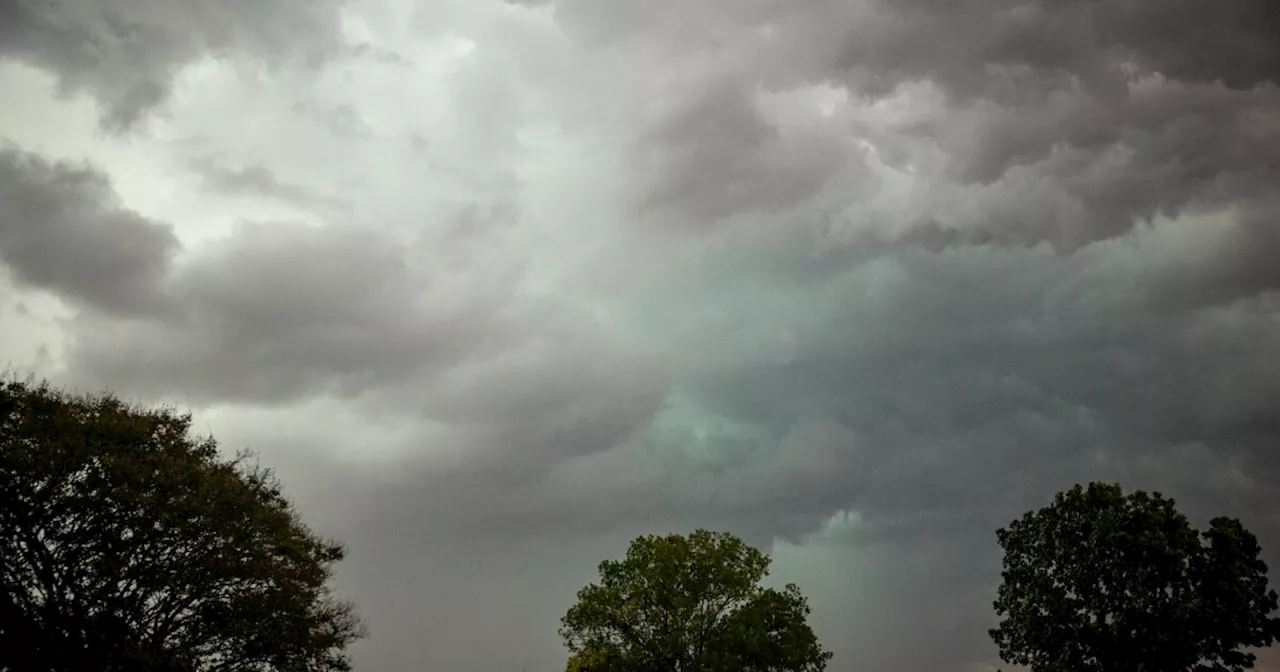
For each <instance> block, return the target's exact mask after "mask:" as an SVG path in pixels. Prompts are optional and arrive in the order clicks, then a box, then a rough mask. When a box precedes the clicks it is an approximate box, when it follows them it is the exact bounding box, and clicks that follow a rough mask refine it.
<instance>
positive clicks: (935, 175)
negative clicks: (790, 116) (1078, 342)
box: [554, 0, 1280, 250]
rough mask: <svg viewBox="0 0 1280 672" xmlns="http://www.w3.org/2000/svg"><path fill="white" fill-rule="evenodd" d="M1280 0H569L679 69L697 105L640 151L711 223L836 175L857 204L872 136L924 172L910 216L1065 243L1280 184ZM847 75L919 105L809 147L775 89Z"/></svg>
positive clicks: (941, 225) (575, 29)
mask: <svg viewBox="0 0 1280 672" xmlns="http://www.w3.org/2000/svg"><path fill="white" fill-rule="evenodd" d="M1273 5H1274V3H1266V2H1238V3H1231V4H1230V5H1229V6H1224V7H1219V6H1217V5H1213V4H1210V3H1203V2H1197V1H1195V0H1187V1H1180V2H1174V3H1164V2H1147V1H1145V0H1142V1H1126V2H1113V3H1112V2H1109V3H1096V2H1063V3H1048V2H1020V1H1017V0H988V1H985V2H979V3H959V4H957V3H946V2H929V1H926V0H920V1H913V2H888V1H885V2H878V1H875V2H865V3H834V2H827V3H817V4H816V5H815V4H813V3H781V4H770V3H726V2H718V1H716V0H705V1H703V2H691V3H630V2H614V3H595V2H590V3H588V2H581V1H580V0H560V1H559V2H556V3H554V6H555V8H556V16H557V18H558V19H559V21H560V22H561V24H562V25H563V26H564V27H565V28H566V30H568V31H569V32H570V34H572V35H575V36H577V37H578V38H579V39H582V40H584V41H590V43H591V44H592V45H593V46H595V47H596V48H599V49H602V50H608V51H610V52H616V53H618V54H623V55H624V56H623V57H624V58H632V59H635V61H634V62H635V66H634V67H636V68H638V69H645V68H657V69H658V71H659V72H664V73H666V76H665V77H666V79H669V80H673V81H677V82H681V84H680V85H678V86H667V87H665V88H656V89H655V90H654V93H653V95H654V96H657V97H658V100H659V101H661V100H662V97H663V96H674V97H678V100H679V103H678V104H677V105H676V108H677V109H679V110H680V111H679V112H678V113H676V114H675V115H674V116H671V115H668V116H662V115H659V116H658V117H656V118H653V119H650V120H649V121H647V122H646V123H648V124H651V127H650V128H647V129H645V130H643V131H641V132H640V133H639V138H640V140H639V141H638V144H639V148H638V149H637V150H636V151H637V156H638V157H640V158H638V159H637V162H636V163H637V165H640V166H646V165H649V163H647V162H652V161H653V160H654V158H653V157H661V162H660V163H658V164H657V165H656V166H655V167H654V168H652V169H651V174H652V175H656V176H658V177H656V178H653V177H650V178H646V177H645V175H646V174H642V175H641V178H642V179H645V180H647V181H646V187H645V188H644V192H643V193H644V194H645V198H646V199H647V204H648V205H649V206H653V205H655V204H665V205H667V206H669V207H674V208H677V209H683V210H686V211H688V212H689V213H691V214H692V215H693V218H694V219H695V220H698V221H699V222H706V221H708V220H718V219H724V218H727V217H731V216H732V215H733V214H741V213H744V212H748V211H751V210H753V209H761V208H763V209H765V210H773V211H776V210H778V209H779V208H782V207H784V206H785V205H787V204H789V203H792V202H794V201H796V200H798V199H801V198H803V197H805V196H811V195H813V193H814V191H815V189H816V187H817V186H818V185H823V184H826V183H832V185H833V189H834V190H840V189H843V190H844V191H845V192H846V194H847V195H846V202H849V203H851V204H856V203H858V202H859V201H863V200H865V196H864V195H865V194H866V193H867V190H868V187H867V176H866V175H865V174H863V173H855V174H841V173H840V170H841V169H842V167H843V166H844V165H845V164H846V163H848V162H850V161H857V160H858V150H857V149H856V148H857V145H856V144H855V143H852V142H850V140H851V139H852V138H859V139H862V140H867V141H870V142H871V143H873V145H875V146H876V147H877V150H879V149H880V148H883V150H884V151H883V153H879V152H878V156H879V158H880V159H881V160H883V161H884V162H885V163H887V164H889V165H891V166H893V167H894V168H897V169H899V170H908V171H910V172H911V174H912V176H913V179H915V180H917V181H919V182H920V183H921V184H920V186H919V187H918V189H917V190H918V191H919V192H920V193H919V197H918V198H916V199H914V200H915V201H916V203H915V204H914V206H913V207H912V208H911V210H912V211H911V212H904V213H899V215H900V217H903V218H904V221H902V222H901V223H900V224H899V225H897V226H895V227H894V228H895V230H901V229H903V228H909V229H912V230H920V229H921V228H925V229H927V228H929V227H934V228H936V229H937V230H939V231H942V232H949V233H948V235H949V236H952V237H955V238H956V239H958V240H965V241H968V242H974V243H986V242H1002V243H1015V244H1034V243H1036V242H1038V241H1041V240H1048V241H1050V242H1053V243H1054V244H1055V245H1056V246H1058V247H1059V248H1060V249H1063V250H1070V249H1075V248H1077V247H1079V246H1081V245H1085V244H1088V243H1089V242H1091V241H1094V240H1101V239H1106V238H1110V237H1113V236H1116V235H1119V234H1122V233H1123V232H1125V231H1128V230H1129V229H1130V228H1131V227H1132V226H1133V225H1134V223H1135V222H1138V221H1143V220H1147V219H1150V218H1151V217H1153V216H1157V215H1161V214H1163V215H1168V216H1175V215H1177V214H1178V213H1180V212H1182V211H1183V210H1184V209H1185V208H1188V207H1203V206H1210V205H1216V204H1224V203H1231V202H1233V201H1235V200H1238V199H1243V198H1252V197H1256V196H1259V195H1261V194H1264V193H1266V191H1267V190H1269V189H1270V185H1271V184H1274V183H1275V182H1276V181H1277V179H1280V175H1278V174H1277V173H1278V172H1280V89H1278V88H1277V84H1278V82H1277V79H1278V78H1280V46H1277V44H1278V43H1277V42H1276V41H1275V40H1274V39H1273V37H1274V35H1275V34H1277V33H1280V10H1278V9H1276V8H1275V7H1274V6H1273ZM656 53H663V54H664V55H663V56H662V57H661V58H655V56H654V55H655V54H656ZM829 84H834V85H836V86H840V87H843V88H844V89H846V90H847V91H848V92H849V93H850V95H851V96H852V97H853V98H854V100H855V101H869V102H874V101H877V100H882V99H883V100H896V99H901V98H902V97H904V96H908V97H909V102H907V103H905V114H903V115H902V117H901V118H897V119H895V118H893V117H892V116H884V115H882V116H881V117H880V118H878V119H876V120H875V121H872V122H870V123H868V121H867V120H865V119H858V118H848V117H843V116H842V115H841V114H840V113H837V114H835V115H834V118H833V119H831V120H828V121H826V122H825V123H823V124H821V125H817V124H813V123H810V125H809V126H808V128H807V129H806V131H807V133H808V136H806V137H807V139H808V141H806V142H804V143H802V144H800V145H798V146H796V147H795V148H794V150H793V149H792V148H791V147H789V146H788V143H786V142H782V141H779V140H778V138H779V137H785V133H781V131H782V130H783V128H782V126H780V125H779V124H778V122H777V120H775V119H769V118H762V117H761V116H760V115H759V114H758V113H757V112H756V111H754V110H753V108H752V103H753V101H754V98H755V97H756V96H758V95H760V94H762V93H763V92H766V91H767V92H788V91H790V92H797V91H803V90H804V89H805V87H810V86H814V85H829ZM933 93H936V95H933ZM793 151H794V154H793V153H792V152H793ZM798 157H803V158H798ZM766 176H767V177H766ZM854 207H856V205H855V206H854ZM695 226H700V224H695Z"/></svg>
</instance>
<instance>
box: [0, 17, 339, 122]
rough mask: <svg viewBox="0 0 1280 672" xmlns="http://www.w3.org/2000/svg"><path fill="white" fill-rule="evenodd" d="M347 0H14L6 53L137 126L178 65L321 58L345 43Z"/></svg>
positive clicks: (3, 26)
mask: <svg viewBox="0 0 1280 672" xmlns="http://www.w3.org/2000/svg"><path fill="white" fill-rule="evenodd" d="M340 8H341V5H340V3H335V2H330V1H329V0H322V1H321V2H314V3H296V2H283V1H274V0H273V1H271V2H231V3H219V2H205V1H202V0H191V1H189V2H187V1H184V2H178V3H172V2H163V1H159V2H157V1H155V0H110V1H108V2H83V1H81V0H56V1H54V2H42V1H39V0H14V1H13V2H7V3H5V4H4V7H3V8H0V55H4V56H8V57H12V58H17V59H20V60H23V61H26V62H29V63H31V64H33V65H36V66H39V67H41V68H46V69H48V70H50V71H52V72H54V73H55V74H56V75H57V76H58V81H59V84H60V86H61V87H62V88H63V89H64V90H66V91H68V92H71V91H77V90H86V91H88V92H90V93H91V94H93V95H94V96H95V97H97V98H98V99H99V100H100V101H101V102H102V125H103V127H104V128H108V129H112V130H126V129H129V128H131V127H133V126H134V125H135V124H136V123H137V122H138V121H139V120H140V119H141V117H142V116H143V115H145V114H146V113H148V112H150V111H152V110H154V109H155V108H156V106H158V105H160V104H162V103H164V102H165V100H166V99H167V97H168V94H169V88H170V85H171V83H172V78H173V76H174V73H175V71H176V70H179V69H181V68H182V66H184V65H187V64H189V63H191V62H193V61H196V60H199V59H201V58H208V57H222V56H238V55H247V56H249V57H252V58H254V59H258V60H261V61H262V62H265V63H268V64H276V63H279V62H281V61H284V60H290V59H302V60H310V61H316V60H323V59H325V58H328V57H330V56H332V55H333V54H334V53H335V51H337V50H339V49H340V48H341V47H342V45H343V41H342V33H341V14H340Z"/></svg>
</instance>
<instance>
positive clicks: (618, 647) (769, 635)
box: [560, 530, 831, 672]
mask: <svg viewBox="0 0 1280 672" xmlns="http://www.w3.org/2000/svg"><path fill="white" fill-rule="evenodd" d="M768 570H769V558H768V557H766V556H765V555H764V554H763V553H761V552H760V551H758V550H756V549H754V548H752V547H750V546H748V545H747V544H745V543H743V542H742V540H741V539H738V538H737V537H734V536H732V535H729V534H724V533H717V532H709V531H706V530H698V531H696V532H694V533H692V534H690V535H688V536H687V537H686V536H681V535H669V536H665V537H659V536H645V537H640V538H638V539H636V540H635V541H633V542H632V543H631V547H630V549H629V550H628V551H627V555H626V558H624V559H623V560H620V561H619V560H606V561H604V562H602V563H600V582H599V583H597V584H591V585H588V586H587V587H585V588H583V589H582V590H580V591H578V601H577V604H575V605H574V606H573V607H571V608H570V609H569V611H568V613H566V614H565V616H564V618H563V619H562V621H561V622H562V627H561V628H560V635H561V637H563V638H564V641H565V645H566V646H567V647H568V648H569V650H570V651H571V652H572V656H571V657H570V659H569V663H568V665H567V668H566V669H567V670H569V672H650V671H653V670H663V671H667V670H670V671H671V672H711V671H714V672H765V671H766V670H767V671H770V672H821V671H822V670H824V669H826V666H827V661H828V660H830V659H831V654H830V653H829V652H826V651H823V649H822V647H821V645H819V643H818V640H817V638H816V637H815V636H814V634H813V631H812V630H811V629H810V628H809V625H808V624H807V622H806V619H807V618H808V615H809V605H808V603H807V602H806V600H805V598H804V597H803V596H802V595H801V594H800V591H799V590H798V589H797V588H796V586H795V585H791V584H788V585H787V586H786V587H785V588H783V589H782V590H776V589H767V588H763V587H761V586H760V585H758V584H759V582H760V581H761V580H762V579H763V578H764V577H765V576H766V575H767V574H768Z"/></svg>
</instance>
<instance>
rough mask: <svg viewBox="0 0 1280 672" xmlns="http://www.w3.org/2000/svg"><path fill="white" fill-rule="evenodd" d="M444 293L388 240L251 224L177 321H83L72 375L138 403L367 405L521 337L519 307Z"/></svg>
mask: <svg viewBox="0 0 1280 672" xmlns="http://www.w3.org/2000/svg"><path fill="white" fill-rule="evenodd" d="M439 282H440V279H437V278H433V279H431V280H430V282H428V280H427V279H426V278H423V277H421V276H415V275H414V271H413V270H412V269H411V268H410V267H409V266H408V262H407V260H406V258H405V250H404V249H403V247H402V246H400V245H399V244H398V243H396V242H395V241H393V240H391V239H389V238H387V237H385V236H384V235H380V234H378V233H377V232H376V231H371V230H368V229H363V228H360V227H354V226H340V225H324V226H313V225H306V224H299V223H291V222H274V223H265V222H263V223H244V224H241V225H239V226H238V227H237V228H236V229H235V230H234V231H233V232H232V233H231V235H229V236H228V237H226V238H225V239H223V240H221V241H218V242H216V243H212V244H208V245H206V246H202V247H201V248H200V250H199V251H198V252H195V253H193V254H191V255H190V256H189V257H188V258H187V259H185V260H184V263H182V264H181V267H180V269H179V270H178V271H177V272H175V274H174V276H173V278H172V281H171V282H170V283H169V284H168V285H167V287H166V294H167V296H168V300H169V310H168V312H167V313H165V314H163V315H160V316H156V317H155V318H153V319H147V320H134V321H130V322H111V323H105V324H104V323H102V322H100V321H98V320H97V318H96V317H94V316H92V315H82V316H80V317H79V318H77V320H78V322H77V324H76V325H75V327H74V328H73V331H72V332H71V336H72V338H73V339H74V347H73V349H72V350H71V351H70V353H69V370H70V373H71V375H72V376H73V377H76V378H77V379H81V380H83V381H84V382H86V383H93V384H107V383H111V384H113V386H114V387H116V388H117V389H119V390H120V391H122V392H126V393H137V394H147V395H148V396H151V395H162V396H177V397H180V398H182V399H185V400H189V401H195V402H208V401H217V400H224V399H225V400H233V401H239V400H253V401H257V402H261V403H273V402H277V401H281V400H288V399H296V398H297V397H299V396H308V395H311V394H316V393H337V394H340V395H343V396H349V395H358V394H360V393H361V392H362V391H364V390H366V389H368V388H369V387H371V386H376V385H383V384H388V383H392V382H394V381H396V380H403V379H404V378H406V377H412V376H414V375H417V374H420V373H422V372H424V371H430V370H437V369H439V368H441V367H445V366H449V365H452V364H455V363H457V362H460V361H464V360H465V359H466V358H468V357H470V356H478V355H481V354H483V353H486V352H492V351H494V350H495V349H500V348H502V347H504V346H506V345H509V344H510V343H511V342H512V339H513V338H515V335H516V334H519V333H520V328H519V326H518V325H519V324H520V323H521V320H522V316H521V315H519V314H511V313H510V311H507V314H504V309H505V308H506V306H504V305H503V304H504V301H505V300H506V297H503V296H500V295H489V296H485V295H483V292H484V290H483V288H475V289H474V293H473V294H469V295H468V298H469V299H471V300H470V301H466V302H454V301H451V300H450V297H449V296H448V290H447V289H446V288H442V287H439V286H433V283H439Z"/></svg>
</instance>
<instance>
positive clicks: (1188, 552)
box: [990, 483, 1280, 672]
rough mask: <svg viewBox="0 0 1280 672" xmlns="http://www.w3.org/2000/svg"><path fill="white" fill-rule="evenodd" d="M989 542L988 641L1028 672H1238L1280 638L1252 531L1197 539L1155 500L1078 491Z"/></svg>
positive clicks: (1214, 532) (1110, 488)
mask: <svg viewBox="0 0 1280 672" xmlns="http://www.w3.org/2000/svg"><path fill="white" fill-rule="evenodd" d="M996 535H997V537H998V539H999V541H1000V546H1001V547H1003V548H1004V552H1005V556H1004V571H1003V579H1004V581H1003V584H1002V585H1001V586H1000V589H999V593H998V598H997V599H996V601H995V608H996V613H997V614H998V615H1001V616H1003V617H1004V619H1003V620H1002V621H1001V622H1000V624H999V627H997V628H994V629H992V630H991V631H990V634H991V637H992V639H993V640H995V643H996V644H997V645H998V646H999V648H1000V657H1001V658H1002V659H1003V660H1004V661H1005V662H1007V663H1011V664H1017V665H1025V666H1028V667H1030V668H1031V670H1032V672H1058V671H1061V670H1070V671H1071V672H1089V671H1098V672H1112V671H1117V670H1124V671H1129V670H1133V671H1135V672H1173V671H1175V670H1176V671H1178V672H1186V671H1188V670H1196V671H1203V672H1209V671H1213V672H1225V671H1228V670H1229V671H1231V672H1238V671H1239V670H1244V669H1247V668H1251V667H1253V664H1254V655H1253V654H1252V653H1247V652H1244V651H1242V650H1241V649H1242V648H1245V647H1262V646H1270V645H1271V643H1272V642H1273V641H1274V640H1275V637H1276V634H1277V633H1278V632H1280V630H1278V629H1277V624H1278V622H1277V619H1275V618H1272V617H1270V616H1269V614H1271V612H1273V611H1275V610H1276V593H1275V591H1271V590H1268V589H1267V566H1266V564H1265V563H1263V562H1262V561H1261V560H1259V559H1258V555H1259V552H1260V549H1259V548H1258V542H1257V539H1256V538H1255V537H1254V536H1253V534H1251V533H1249V531H1248V530H1246V529H1245V528H1244V527H1243V526H1242V525H1241V524H1240V521H1238V520H1235V519H1231V518H1214V519H1213V520H1212V521H1211V522H1210V524H1209V528H1208V529H1207V530H1205V531H1203V532H1197V531H1196V530H1194V529H1192V527H1191V525H1190V523H1189V522H1188V521H1187V518H1186V517H1185V516H1183V515H1182V514H1180V513H1178V511H1177V509H1175V508H1174V501H1173V500H1172V499H1168V498H1165V497H1163V496H1161V495H1160V493H1154V494H1151V495H1148V494H1147V493H1145V492H1141V491H1138V492H1134V493H1132V494H1130V495H1127V496H1126V495H1125V494H1124V493H1123V492H1122V491H1121V489H1120V486H1118V485H1110V484H1106V483H1092V484H1090V485H1089V487H1088V489H1087V490H1086V489H1083V488H1082V487H1081V486H1079V485H1077V486H1075V487H1074V488H1072V489H1071V490H1068V491H1066V492H1061V493H1058V495H1057V496H1056V497H1055V498H1054V501H1053V503H1052V504H1051V505H1049V506H1047V507H1045V508H1043V509H1040V510H1039V511H1032V512H1028V513H1027V514H1025V515H1024V516H1022V518H1020V519H1018V520H1015V521H1013V522H1012V523H1010V524H1009V526H1008V527H1007V528H1004V529H1001V530H999V531H998V532H997V533H996Z"/></svg>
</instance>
